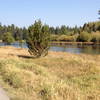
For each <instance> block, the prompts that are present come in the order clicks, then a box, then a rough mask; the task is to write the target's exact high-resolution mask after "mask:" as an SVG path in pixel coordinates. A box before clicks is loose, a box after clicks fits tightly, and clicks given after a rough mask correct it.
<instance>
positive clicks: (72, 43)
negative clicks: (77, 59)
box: [51, 41, 100, 45]
mask: <svg viewBox="0 0 100 100" xmlns="http://www.w3.org/2000/svg"><path fill="white" fill-rule="evenodd" d="M51 44H52V45H100V43H94V42H63V41H53V42H51Z"/></svg>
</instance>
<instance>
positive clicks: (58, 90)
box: [0, 47, 100, 100]
mask: <svg viewBox="0 0 100 100" xmlns="http://www.w3.org/2000/svg"><path fill="white" fill-rule="evenodd" d="M0 85H1V86H2V87H3V88H4V89H5V90H6V91H7V93H8V95H9V96H10V98H11V100H100V55H85V54H79V55H78V54H71V53H63V52H49V54H48V56H46V57H44V58H38V59H32V58H31V56H30V55H29V53H28V51H27V49H20V48H14V47H0Z"/></svg>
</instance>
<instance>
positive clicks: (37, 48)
mask: <svg viewBox="0 0 100 100" xmlns="http://www.w3.org/2000/svg"><path fill="white" fill-rule="evenodd" d="M28 30H29V34H28V38H27V40H26V43H27V46H28V48H29V50H28V51H29V53H30V54H31V55H33V56H34V57H41V56H46V55H47V54H48V49H49V40H50V35H49V26H47V25H42V22H41V21H40V20H38V21H35V23H34V25H32V26H31V27H29V29H28Z"/></svg>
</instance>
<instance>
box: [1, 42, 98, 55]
mask: <svg viewBox="0 0 100 100" xmlns="http://www.w3.org/2000/svg"><path fill="white" fill-rule="evenodd" d="M0 46H4V43H0ZM11 46H14V47H17V48H18V47H20V45H19V43H13V44H11ZM22 48H27V45H26V44H25V43H23V45H22ZM50 51H57V52H59V51H60V52H70V53H75V54H81V53H85V54H100V45H84V46H82V45H64V46H57V45H56V46H51V47H50Z"/></svg>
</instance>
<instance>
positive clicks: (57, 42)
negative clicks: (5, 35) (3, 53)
mask: <svg viewBox="0 0 100 100" xmlns="http://www.w3.org/2000/svg"><path fill="white" fill-rule="evenodd" d="M16 42H18V41H16ZM0 43H3V42H2V40H0ZM50 43H51V45H100V43H96V42H67V41H51V42H50Z"/></svg>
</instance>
